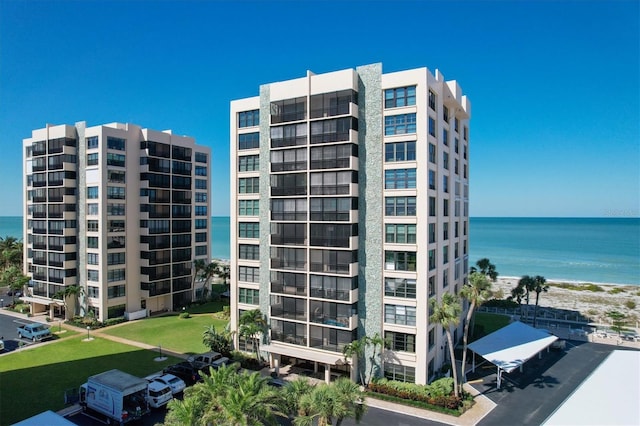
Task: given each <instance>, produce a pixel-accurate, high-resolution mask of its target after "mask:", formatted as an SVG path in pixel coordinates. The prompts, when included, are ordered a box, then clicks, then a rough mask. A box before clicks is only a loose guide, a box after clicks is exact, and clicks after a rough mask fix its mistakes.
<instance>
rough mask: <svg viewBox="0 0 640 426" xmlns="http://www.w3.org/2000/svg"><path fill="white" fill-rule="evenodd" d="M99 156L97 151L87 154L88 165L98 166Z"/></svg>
mask: <svg viewBox="0 0 640 426" xmlns="http://www.w3.org/2000/svg"><path fill="white" fill-rule="evenodd" d="M98 156H99V154H98V153H97V152H94V153H92V154H87V166H97V165H98Z"/></svg>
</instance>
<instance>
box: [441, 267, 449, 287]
mask: <svg viewBox="0 0 640 426" xmlns="http://www.w3.org/2000/svg"><path fill="white" fill-rule="evenodd" d="M448 286H449V270H448V269H443V270H442V287H443V288H446V287H448Z"/></svg>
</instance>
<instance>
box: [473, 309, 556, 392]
mask: <svg viewBox="0 0 640 426" xmlns="http://www.w3.org/2000/svg"><path fill="white" fill-rule="evenodd" d="M556 340H558V338H557V337H556V336H554V335H553V334H550V333H549V332H548V331H546V330H539V329H537V328H533V327H531V326H528V325H526V324H524V323H521V322H519V321H516V322H512V323H511V324H509V325H507V326H506V327H503V328H501V329H499V330H497V331H494V332H493V333H491V334H489V335H488V336H485V337H483V338H482V339H479V340H476V341H475V342H473V343H471V344H470V345H469V349H470V350H471V351H472V352H473V353H474V357H473V371H475V361H476V359H475V354H478V355H480V356H481V357H483V358H484V359H486V360H487V361H489V362H490V363H492V364H494V365H495V366H496V367H498V389H500V383H501V381H502V372H503V371H506V372H507V373H511V372H512V371H513V370H515V369H516V368H518V367H520V369H522V365H523V364H524V363H525V362H527V361H528V360H529V359H531V358H533V357H534V356H535V355H536V354H539V353H540V352H541V351H542V350H544V349H546V348H548V347H549V346H550V345H551V344H552V343H553V342H555V341H556Z"/></svg>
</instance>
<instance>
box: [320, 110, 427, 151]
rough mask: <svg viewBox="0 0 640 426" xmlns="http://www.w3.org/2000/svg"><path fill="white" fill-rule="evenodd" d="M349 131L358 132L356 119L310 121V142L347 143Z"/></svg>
mask: <svg viewBox="0 0 640 426" xmlns="http://www.w3.org/2000/svg"><path fill="white" fill-rule="evenodd" d="M414 115H415V114H414ZM351 130H358V119H357V118H355V117H345V118H334V119H332V120H320V121H312V122H311V141H310V142H311V143H312V144H316V143H326V142H339V141H348V140H349V136H350V131H351Z"/></svg>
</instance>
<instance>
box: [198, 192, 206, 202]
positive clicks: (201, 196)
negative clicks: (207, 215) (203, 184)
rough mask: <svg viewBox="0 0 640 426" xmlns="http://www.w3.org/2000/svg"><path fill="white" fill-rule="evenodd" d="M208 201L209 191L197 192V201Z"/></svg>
mask: <svg viewBox="0 0 640 426" xmlns="http://www.w3.org/2000/svg"><path fill="white" fill-rule="evenodd" d="M206 202H207V193H206V192H196V203H206Z"/></svg>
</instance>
